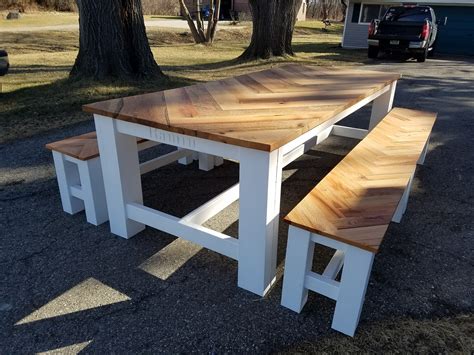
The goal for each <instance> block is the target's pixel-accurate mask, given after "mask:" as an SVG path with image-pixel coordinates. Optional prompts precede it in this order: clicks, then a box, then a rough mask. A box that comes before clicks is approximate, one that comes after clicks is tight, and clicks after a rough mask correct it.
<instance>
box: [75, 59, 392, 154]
mask: <svg viewBox="0 0 474 355" xmlns="http://www.w3.org/2000/svg"><path fill="white" fill-rule="evenodd" d="M399 78H400V75H399V74H391V73H379V72H373V71H365V70H356V69H352V68H350V69H336V68H322V67H317V66H309V65H299V64H289V65H283V66H280V67H274V68H271V69H266V70H262V71H259V72H255V73H250V74H244V75H240V76H237V77H235V78H227V79H223V80H217V81H211V82H208V83H199V84H196V85H192V86H189V87H186V88H178V89H171V90H166V91H161V92H156V93H149V94H144V95H137V96H131V97H126V98H121V99H114V100H108V101H103V102H98V103H93V104H89V105H85V106H84V107H83V109H84V111H86V112H89V113H94V114H100V115H104V116H108V117H112V118H115V119H119V120H124V121H129V122H134V123H139V124H142V125H146V126H149V127H154V128H159V129H163V130H167V131H171V132H176V133H182V134H186V135H190V136H197V137H201V138H206V139H211V140H215V141H219V142H226V143H229V144H233V145H238V146H242V147H247V148H254V149H259V150H265V151H272V150H274V149H277V148H279V147H281V146H283V145H284V144H286V143H288V142H290V141H291V140H293V139H295V138H297V137H298V136H299V135H301V134H304V133H305V132H307V131H309V130H311V129H312V128H315V127H317V126H318V125H320V124H324V123H325V122H326V121H327V120H330V119H331V118H333V117H334V116H335V115H337V114H338V113H340V112H342V111H344V110H345V109H347V108H349V107H351V106H352V105H354V104H356V103H357V102H359V101H361V100H363V99H365V98H366V97H368V96H370V95H372V94H374V93H375V92H377V91H379V90H381V89H382V88H383V87H384V86H386V85H389V84H390V83H391V82H393V81H395V80H398V79H399ZM302 119H305V120H307V121H305V122H304V124H302V122H301V120H302ZM272 121H273V125H271V124H269V122H272ZM258 122H264V123H263V125H264V129H256V127H255V125H257V124H258ZM282 128H284V129H282Z"/></svg>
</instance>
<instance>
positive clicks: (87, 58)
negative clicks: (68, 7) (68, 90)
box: [70, 0, 164, 79]
mask: <svg viewBox="0 0 474 355" xmlns="http://www.w3.org/2000/svg"><path fill="white" fill-rule="evenodd" d="M77 6H78V8H79V53H78V55H77V58H76V62H75V63H74V66H73V68H72V70H71V74H70V75H71V76H73V77H92V78H96V79H103V78H106V77H153V78H156V77H163V76H164V74H163V73H162V72H161V70H160V67H159V66H158V64H156V62H155V59H154V58H153V53H152V52H151V49H150V45H149V43H148V38H147V36H146V31H145V22H144V19H143V12H142V7H141V1H140V0H120V1H117V0H101V1H97V0H77Z"/></svg>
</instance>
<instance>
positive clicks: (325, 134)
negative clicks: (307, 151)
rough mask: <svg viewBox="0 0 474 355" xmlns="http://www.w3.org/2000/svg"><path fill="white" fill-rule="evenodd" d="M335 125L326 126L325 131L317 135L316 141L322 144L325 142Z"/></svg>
mask: <svg viewBox="0 0 474 355" xmlns="http://www.w3.org/2000/svg"><path fill="white" fill-rule="evenodd" d="M333 127H334V126H330V127H328V128H326V129H325V130H324V131H322V132H321V133H320V134H318V136H317V137H316V138H317V140H316V143H317V144H320V143H322V142H324V141H325V140H326V139H327V138H328V137H329V136H330V135H331V133H332V130H333Z"/></svg>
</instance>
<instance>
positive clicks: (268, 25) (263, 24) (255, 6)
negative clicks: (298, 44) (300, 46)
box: [239, 0, 302, 60]
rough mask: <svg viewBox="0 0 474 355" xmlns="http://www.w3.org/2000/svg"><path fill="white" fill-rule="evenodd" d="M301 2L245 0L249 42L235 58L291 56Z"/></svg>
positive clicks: (291, 0)
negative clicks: (249, 32)
mask: <svg viewBox="0 0 474 355" xmlns="http://www.w3.org/2000/svg"><path fill="white" fill-rule="evenodd" d="M301 3H302V0H249V5H250V10H251V12H252V39H251V41H250V45H249V46H248V47H247V49H246V50H245V51H244V53H242V55H241V56H240V58H239V59H241V60H252V59H259V58H262V59H268V58H270V57H273V56H286V55H293V54H294V53H293V49H292V47H291V41H292V39H293V31H294V29H295V23H296V16H297V15H298V11H299V9H300V7H301Z"/></svg>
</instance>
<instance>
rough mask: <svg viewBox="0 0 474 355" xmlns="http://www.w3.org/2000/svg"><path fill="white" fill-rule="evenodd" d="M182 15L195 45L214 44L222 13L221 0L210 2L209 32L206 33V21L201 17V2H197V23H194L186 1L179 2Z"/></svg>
mask: <svg viewBox="0 0 474 355" xmlns="http://www.w3.org/2000/svg"><path fill="white" fill-rule="evenodd" d="M179 6H180V8H181V13H182V14H183V16H184V18H185V19H186V21H187V22H188V26H189V29H190V30H191V34H192V35H193V38H194V42H195V43H205V44H212V42H214V37H215V36H216V29H217V23H218V22H219V16H220V12H221V0H210V1H209V19H208V21H207V30H206V31H204V20H203V18H202V15H201V3H200V0H198V1H197V2H196V23H195V22H194V20H193V18H192V16H191V14H190V12H189V10H188V8H187V6H186V4H185V2H184V0H179Z"/></svg>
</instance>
